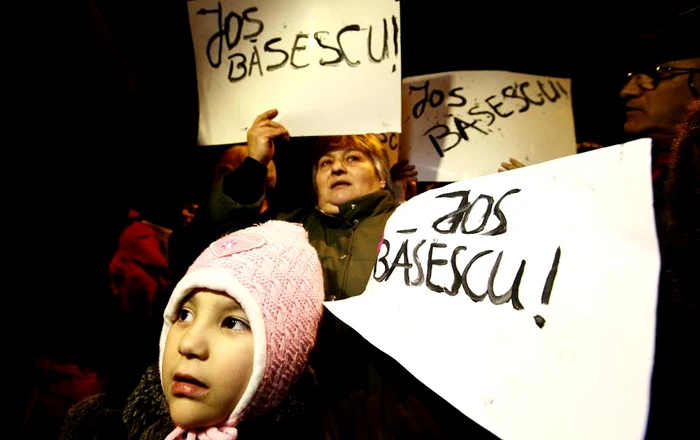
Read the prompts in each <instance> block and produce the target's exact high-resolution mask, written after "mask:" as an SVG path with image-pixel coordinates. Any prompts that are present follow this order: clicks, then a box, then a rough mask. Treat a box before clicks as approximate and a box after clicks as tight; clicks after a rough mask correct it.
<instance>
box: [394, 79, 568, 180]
mask: <svg viewBox="0 0 700 440" xmlns="http://www.w3.org/2000/svg"><path fill="white" fill-rule="evenodd" d="M402 104H403V109H402V115H403V126H402V136H401V137H402V140H401V143H402V150H404V149H405V152H404V151H402V153H401V154H402V155H404V154H405V155H407V156H408V158H409V160H410V161H411V162H412V163H413V164H415V165H416V167H417V169H418V172H419V176H420V179H421V180H426V181H439V182H454V181H458V180H464V179H470V178H473V177H478V176H484V175H487V174H492V173H495V172H496V171H497V170H498V168H499V167H500V164H501V162H505V161H508V160H509V159H510V158H511V157H513V158H516V159H518V160H519V161H521V162H522V163H524V164H526V165H529V164H535V163H539V162H543V161H546V160H551V159H556V158H559V157H563V156H568V155H571V154H574V153H576V136H575V131H574V116H573V110H572V106H571V81H570V80H569V79H565V78H552V77H541V76H534V75H526V74H522V73H512V72H504V71H465V72H448V73H440V74H433V75H424V76H416V77H410V78H406V79H404V80H403V101H402Z"/></svg>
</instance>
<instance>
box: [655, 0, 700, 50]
mask: <svg viewBox="0 0 700 440" xmlns="http://www.w3.org/2000/svg"><path fill="white" fill-rule="evenodd" d="M699 28H700V7H694V8H692V9H689V10H687V11H685V12H683V13H681V14H678V15H676V16H674V17H672V18H670V19H669V20H666V21H665V22H664V23H663V24H662V25H661V27H659V28H658V29H657V30H656V32H655V33H654V37H655V38H654V40H655V41H654V62H655V63H656V64H659V63H663V62H667V61H674V60H684V59H687V58H695V57H700V44H698V29H699Z"/></svg>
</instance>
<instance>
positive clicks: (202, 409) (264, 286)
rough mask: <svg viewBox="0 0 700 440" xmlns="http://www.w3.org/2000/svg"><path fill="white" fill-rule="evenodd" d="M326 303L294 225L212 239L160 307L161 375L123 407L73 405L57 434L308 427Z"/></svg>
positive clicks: (205, 439) (313, 259)
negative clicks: (313, 356) (312, 358)
mask: <svg viewBox="0 0 700 440" xmlns="http://www.w3.org/2000/svg"><path fill="white" fill-rule="evenodd" d="M323 297H324V293H323V275H322V271H321V266H320V263H319V260H318V257H317V254H316V252H315V250H314V249H313V247H311V245H310V244H309V242H308V238H307V234H306V231H305V230H304V229H303V228H302V227H301V226H299V225H296V224H292V223H286V222H281V221H270V222H267V223H265V224H262V225H259V226H254V227H251V228H247V229H244V230H241V231H238V232H235V233H233V234H230V235H228V236H225V237H223V238H221V239H219V240H218V241H216V242H214V243H212V244H211V245H210V246H209V247H208V248H207V249H205V250H204V252H203V253H202V254H201V255H200V256H199V257H198V258H197V260H196V261H195V262H194V263H193V264H192V266H190V268H189V270H188V272H187V274H186V275H185V276H184V277H183V278H182V280H180V282H179V283H178V284H177V286H176V287H175V289H174V291H173V294H172V296H171V297H170V300H169V302H168V305H167V306H166V309H165V313H164V318H165V320H164V323H163V329H162V332H161V337H160V354H159V373H160V374H159V375H158V374H154V373H155V371H153V369H151V370H150V371H149V372H147V373H146V375H145V376H144V378H143V379H142V381H141V384H139V387H138V388H137V389H136V391H135V392H134V393H132V394H131V395H130V396H129V398H128V399H127V402H126V405H124V406H123V408H122V407H116V408H115V407H114V406H113V405H110V404H111V403H113V401H112V400H111V399H110V398H109V396H104V395H101V396H96V397H94V398H90V399H88V400H87V401H84V402H83V403H81V404H79V405H78V406H77V407H76V408H74V409H72V410H71V412H70V414H69V416H68V420H67V422H66V426H65V427H64V431H63V435H62V438H120V439H124V438H129V439H131V438H140V439H144V438H159V439H163V438H166V437H167V438H168V439H175V438H186V439H188V440H194V439H201V440H209V439H211V440H217V439H222V440H223V439H231V440H232V439H236V438H237V437H238V435H239V429H240V430H241V431H240V434H241V435H242V436H243V437H242V438H251V437H260V436H261V435H265V436H267V435H268V434H270V433H271V432H278V433H280V432H288V431H289V428H290V426H292V427H300V426H305V427H307V428H308V427H309V426H313V422H311V423H310V422H309V420H307V419H305V415H308V414H314V413H315V411H311V409H310V408H309V404H310V403H311V404H312V403H313V399H312V397H313V389H314V387H313V385H314V383H315V381H314V379H313V376H312V372H311V371H310V369H308V368H307V361H308V356H309V353H310V351H311V349H312V348H313V345H314V343H315V340H316V333H317V329H318V325H319V321H320V319H321V314H322V308H323ZM158 377H159V380H158ZM300 377H301V379H300ZM155 381H159V382H160V384H159V385H162V389H161V390H156V389H154V388H155V387H154V386H153V383H154V382H155ZM290 391H291V392H290ZM166 405H167V406H166ZM282 422H288V423H286V424H285V425H284V427H282V426H281V423H282ZM277 428H279V429H277ZM307 435H310V436H313V435H314V434H312V433H308V432H307ZM305 438H308V436H305Z"/></svg>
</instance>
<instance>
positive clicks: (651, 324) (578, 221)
mask: <svg viewBox="0 0 700 440" xmlns="http://www.w3.org/2000/svg"><path fill="white" fill-rule="evenodd" d="M650 148H651V147H650V141H649V140H648V139H644V140H639V141H635V142H631V143H627V144H623V145H618V146H613V147H608V148H605V149H602V150H599V151H594V152H589V153H585V154H580V155H574V156H569V157H565V158H561V159H557V160H553V161H549V162H546V163H542V164H538V165H534V166H532V167H526V168H522V169H518V170H514V171H508V172H506V173H499V174H494V175H489V176H485V177H480V178H476V179H473V180H469V181H462V182H456V183H453V184H451V185H447V186H445V187H443V188H440V189H435V190H432V191H428V192H425V193H423V194H420V195H418V196H417V197H414V198H412V199H411V200H409V201H408V202H406V203H404V204H403V205H401V206H400V207H399V208H398V210H397V211H396V212H395V213H394V214H393V215H392V217H391V218H390V219H389V221H388V223H387V225H386V228H385V231H384V239H383V242H382V243H381V245H380V246H379V250H378V257H377V263H376V265H375V269H374V273H373V274H372V276H371V277H370V281H369V283H368V285H367V289H366V291H365V292H364V294H363V295H360V296H358V297H354V298H350V299H346V300H343V301H336V302H329V303H326V307H327V308H328V309H329V310H330V311H331V312H333V313H334V314H335V315H337V316H338V317H339V318H340V319H342V320H343V321H345V322H346V323H347V324H348V325H350V326H351V327H353V328H355V329H356V330H357V331H358V332H359V333H360V334H361V335H362V336H363V337H365V338H366V339H367V340H368V341H369V342H370V343H372V344H374V345H375V346H377V347H378V348H379V349H381V350H383V351H384V352H386V353H387V354H388V355H390V356H392V357H393V358H394V359H396V360H397V361H398V362H400V363H401V364H402V365H403V366H404V367H405V368H406V369H407V370H409V371H410V372H411V373H412V374H413V375H414V376H416V377H417V378H418V379H419V380H421V381H422V382H423V383H424V384H426V385H427V386H428V387H430V388H431V389H432V390H434V391H435V392H436V393H438V394H439V395H440V396H442V397H443V398H444V399H445V400H447V401H448V402H450V403H451V404H452V405H454V406H455V407H456V408H458V409H459V410H460V411H462V412H463V413H464V414H465V415H467V416H468V417H470V418H471V419H472V420H474V421H476V422H477V423H479V424H481V425H482V426H484V427H485V428H487V429H488V430H490V431H491V432H493V433H494V434H495V435H497V436H498V437H500V438H503V439H508V440H511V439H513V440H530V439H532V440H535V439H537V440H561V439H567V440H573V439H586V440H589V439H611V440H612V439H614V440H627V439H640V438H642V437H643V434H644V431H645V425H646V416H647V410H648V402H649V383H650V376H651V370H652V364H653V353H654V334H655V333H654V332H655V319H656V317H655V311H656V299H657V285H658V272H659V258H660V257H659V253H658V248H657V242H656V236H655V228H654V214H653V208H652V188H651V176H650V172H649V169H650V168H649V166H650Z"/></svg>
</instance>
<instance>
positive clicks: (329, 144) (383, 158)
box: [311, 134, 391, 191]
mask: <svg viewBox="0 0 700 440" xmlns="http://www.w3.org/2000/svg"><path fill="white" fill-rule="evenodd" d="M335 150H357V151H361V152H363V153H365V154H366V155H367V156H369V158H370V159H371V160H372V164H373V165H374V170H375V171H376V173H377V177H379V180H383V181H384V182H386V185H385V187H384V188H387V189H388V188H391V170H390V167H389V155H388V154H387V151H386V149H385V148H384V146H383V145H382V142H381V141H380V140H379V138H378V137H377V136H376V135H374V134H360V135H344V136H320V137H319V138H318V139H317V140H316V142H314V144H313V146H312V150H311V171H312V172H311V176H312V179H313V185H314V191H316V172H317V171H318V161H319V160H320V159H321V158H322V157H323V156H324V155H325V154H326V153H328V152H330V151H335Z"/></svg>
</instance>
